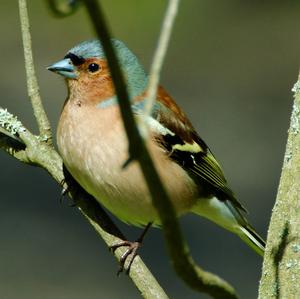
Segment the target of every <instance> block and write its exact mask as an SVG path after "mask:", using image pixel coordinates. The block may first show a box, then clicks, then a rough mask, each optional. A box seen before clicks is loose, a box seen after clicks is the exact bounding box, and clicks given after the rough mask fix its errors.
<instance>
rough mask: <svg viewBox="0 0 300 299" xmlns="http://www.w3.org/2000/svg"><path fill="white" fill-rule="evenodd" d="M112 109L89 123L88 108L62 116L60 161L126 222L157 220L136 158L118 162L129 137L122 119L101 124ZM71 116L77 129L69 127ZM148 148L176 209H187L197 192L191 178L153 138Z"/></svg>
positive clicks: (59, 132) (179, 211)
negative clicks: (133, 160) (124, 165)
mask: <svg viewBox="0 0 300 299" xmlns="http://www.w3.org/2000/svg"><path fill="white" fill-rule="evenodd" d="M83 109H84V108H83V107H82V108H79V109H78V110H83ZM100 112H101V111H100ZM97 113H98V112H97ZM111 114H112V115H109V113H106V114H105V116H103V115H100V116H99V119H101V121H99V123H98V122H96V123H94V124H93V125H94V126H93V129H91V124H92V119H91V118H90V119H87V118H86V117H84V116H85V115H90V114H86V113H84V114H83V113H82V115H81V111H78V114H77V115H75V116H72V117H71V116H68V118H65V119H66V120H65V121H63V122H62V121H60V123H59V127H58V134H57V142H58V147H59V151H60V153H61V155H62V157H63V160H64V164H65V165H66V167H67V169H68V170H69V172H70V173H71V174H72V176H73V177H74V178H75V179H76V180H77V181H78V182H79V183H80V185H81V186H82V187H83V188H84V189H85V190H86V191H87V192H89V193H90V194H92V195H93V196H94V197H95V198H96V199H97V200H98V201H99V202H100V203H101V204H103V205H104V206H105V207H106V208H107V209H108V210H110V211H111V212H112V213H113V214H115V215H116V216H117V217H118V218H120V219H121V220H123V221H124V222H127V223H131V224H134V225H145V224H147V223H148V222H154V224H156V225H159V223H160V221H159V218H158V215H157V213H156V210H155V208H154V206H153V204H152V200H151V197H150V195H149V192H148V189H147V186H146V184H145V182H144V178H143V174H142V172H141V170H140V167H139V165H138V163H137V162H132V163H130V165H129V166H128V167H126V168H125V169H123V168H122V165H123V164H124V162H125V161H126V160H127V159H128V143H127V138H126V136H125V134H124V132H123V124H122V123H121V122H120V121H116V122H110V123H111V125H110V126H106V125H105V122H106V121H108V120H109V119H108V118H109V117H113V116H114V112H113V111H112V113H111ZM106 118H107V119H106ZM75 122H76V130H73V129H72V128H74V123H75ZM150 149H151V153H152V155H153V156H155V164H156V167H157V169H158V171H159V173H160V176H161V178H162V180H163V183H164V185H165V187H166V189H167V191H168V193H169V196H170V198H171V200H172V203H173V205H174V207H175V209H176V211H177V213H178V215H181V214H183V213H186V212H187V211H189V210H191V208H192V206H194V204H195V202H196V201H197V195H198V191H197V187H196V186H195V184H194V182H193V180H192V179H191V178H190V177H189V176H188V175H187V174H186V173H185V172H184V170H183V169H182V168H181V167H180V166H179V165H177V164H176V163H175V162H172V161H170V160H169V158H168V157H167V156H166V155H165V154H164V153H163V151H162V149H160V148H159V147H158V146H156V145H155V144H154V143H152V144H151V145H150Z"/></svg>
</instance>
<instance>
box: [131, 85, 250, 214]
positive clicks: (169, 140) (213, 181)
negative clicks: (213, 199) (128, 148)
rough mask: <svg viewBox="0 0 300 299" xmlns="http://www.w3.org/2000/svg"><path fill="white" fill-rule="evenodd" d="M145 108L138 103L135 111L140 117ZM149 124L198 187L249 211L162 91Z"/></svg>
mask: <svg viewBox="0 0 300 299" xmlns="http://www.w3.org/2000/svg"><path fill="white" fill-rule="evenodd" d="M142 106H143V102H142V101H139V102H136V104H134V105H133V111H134V112H135V113H139V111H141V108H142ZM147 122H148V124H149V126H150V127H151V130H152V131H153V133H154V134H153V135H154V136H155V140H156V141H157V142H158V143H159V144H160V146H161V147H162V148H163V149H164V150H165V152H166V154H168V156H169V157H170V159H172V160H173V161H175V162H176V163H177V164H179V165H180V166H181V167H182V168H184V169H185V170H186V171H187V172H188V173H189V175H190V176H191V177H192V178H193V179H194V181H195V182H196V183H197V184H199V186H201V187H203V186H205V187H206V188H205V189H206V191H207V192H208V193H210V194H211V195H214V196H217V197H218V198H219V199H220V200H229V201H231V202H232V204H233V205H234V206H235V207H236V208H238V209H240V210H243V211H246V210H245V208H244V207H243V206H242V205H241V203H240V202H239V201H238V200H237V199H236V198H235V196H234V194H233V192H232V191H231V189H230V188H229V186H228V184H227V181H226V179H225V177H224V174H223V171H222V169H221V167H220V165H219V163H218V162H217V160H216V159H215V157H214V156H213V154H212V152H211V151H210V149H209V148H208V146H207V145H206V144H205V142H204V141H203V140H202V139H201V138H200V137H199V135H198V134H197V133H196V131H195V129H194V128H193V126H192V124H191V123H190V121H189V120H188V119H187V117H186V116H185V114H184V112H183V111H182V110H181V109H180V108H179V107H178V106H177V104H176V103H175V102H174V101H173V100H172V98H171V97H170V96H169V95H168V94H167V93H166V91H165V90H164V89H163V88H162V87H160V88H159V90H158V95H157V101H156V104H155V106H154V109H153V113H152V116H151V117H149V119H148V120H147Z"/></svg>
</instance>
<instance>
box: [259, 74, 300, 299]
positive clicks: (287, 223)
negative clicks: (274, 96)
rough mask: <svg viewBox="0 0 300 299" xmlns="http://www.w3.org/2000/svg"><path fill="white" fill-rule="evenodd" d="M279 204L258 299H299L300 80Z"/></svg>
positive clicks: (273, 215)
mask: <svg viewBox="0 0 300 299" xmlns="http://www.w3.org/2000/svg"><path fill="white" fill-rule="evenodd" d="M293 92H294V94H295V99H294V105H293V110H292V115H291V122H290V128H289V133H288V141H287V146H286V152H285V156H284V162H283V167H282V172H281V178H280V183H279V188H278V193H277V198H276V202H275V205H274V208H273V213H272V217H271V223H270V227H269V231H268V238H267V247H266V251H265V258H264V264H263V272H262V278H261V282H260V289H259V298H261V299H265V298H268V299H270V298H300V284H299V281H300V229H299V228H300V197H299V196H300V77H299V78H298V81H297V83H296V84H295V86H294V88H293Z"/></svg>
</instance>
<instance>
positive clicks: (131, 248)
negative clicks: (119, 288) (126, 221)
mask: <svg viewBox="0 0 300 299" xmlns="http://www.w3.org/2000/svg"><path fill="white" fill-rule="evenodd" d="M151 225H152V222H149V223H148V224H147V225H146V226H145V228H144V230H143V232H142V234H141V235H140V237H139V238H138V239H137V240H136V241H134V242H130V241H127V240H125V241H121V242H119V243H117V244H114V245H112V246H110V247H109V249H110V250H111V251H112V252H115V251H116V249H118V248H120V247H124V246H125V247H127V250H126V251H125V252H124V253H123V254H122V256H121V257H120V268H119V270H118V272H117V275H119V274H120V273H122V272H123V271H124V268H125V262H126V260H127V258H129V262H128V266H127V268H126V274H129V272H130V268H131V265H132V263H133V261H134V259H135V257H136V256H137V252H138V250H139V248H141V247H142V243H143V240H144V237H145V235H146V233H147V231H148V230H149V228H150V227H151Z"/></svg>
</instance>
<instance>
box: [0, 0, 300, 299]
mask: <svg viewBox="0 0 300 299" xmlns="http://www.w3.org/2000/svg"><path fill="white" fill-rule="evenodd" d="M28 2H29V14H30V21H31V29H32V37H33V45H34V55H35V64H36V68H37V74H38V78H39V83H40V88H41V94H42V96H43V100H44V104H45V107H46V110H47V112H48V114H49V117H50V119H51V123H52V127H53V130H54V131H55V129H56V124H57V121H58V117H59V113H60V110H61V107H62V103H63V101H64V99H65V97H66V87H65V84H64V82H63V80H62V79H61V78H59V77H58V76H56V75H54V74H52V73H50V72H48V71H47V70H46V66H47V65H49V64H51V63H53V62H55V61H57V60H58V59H60V58H62V57H63V56H64V54H65V53H66V51H67V50H68V49H69V48H71V47H72V46H73V45H75V44H76V43H78V42H80V41H82V40H86V39H90V38H92V37H93V32H92V30H91V28H90V25H89V21H88V19H87V17H86V15H85V13H84V11H83V10H81V11H80V12H78V13H77V14H76V15H74V16H72V17H68V18H66V19H55V18H54V17H53V16H52V15H51V14H50V13H49V11H48V8H47V6H46V4H45V2H44V1H40V0H31V1H28ZM101 2H102V4H103V6H104V9H105V12H106V16H107V19H108V20H109V23H110V26H111V28H112V30H113V33H114V36H115V37H117V38H119V39H122V40H123V41H125V42H126V43H127V44H128V46H129V47H130V48H131V49H132V50H133V51H134V52H135V53H136V54H137V55H138V56H139V58H140V59H141V61H142V62H143V63H144V64H145V66H146V68H147V69H149V65H150V62H151V58H152V54H153V50H154V48H155V45H156V40H157V36H158V33H159V28H160V24H161V19H162V16H163V13H164V9H165V7H166V1H161V0H152V1H141V0H127V1H123V0H114V1H110V0H103V1H101ZM0 15H1V18H0V24H1V26H0V32H1V36H2V38H1V42H0V48H1V57H0V59H1V81H0V90H1V95H2V96H1V100H0V106H2V107H5V108H8V110H9V111H10V112H12V113H14V114H16V115H18V116H19V118H20V119H21V120H22V121H23V123H24V124H25V125H26V126H28V127H29V128H30V129H32V130H36V127H35V123H34V120H33V116H32V111H31V107H30V104H29V101H28V99H27V95H26V84H25V71H24V63H23V53H22V44H21V35H20V29H19V20H18V6H17V1H2V3H1V10H0ZM299 27H300V3H299V1H292V0H290V1H238V0H228V1H220V0H219V1H217V0H202V1H200V0H185V1H182V3H181V6H180V11H179V15H178V18H177V21H176V25H175V28H174V33H173V35H172V40H171V43H170V48H169V52H168V56H167V59H166V62H165V65H164V69H163V74H162V84H163V85H164V86H165V87H166V89H167V90H168V91H169V92H170V93H171V94H172V95H173V96H174V98H175V99H176V100H177V102H178V103H179V104H180V105H181V106H182V107H183V108H184V110H185V111H186V113H187V114H188V116H189V117H190V118H191V120H192V122H193V124H194V125H195V127H196V129H197V130H198V132H199V133H200V135H201V136H202V137H203V138H204V139H205V140H206V142H207V143H208V144H209V145H210V147H211V149H212V150H213V152H214V153H215V155H216V156H217V157H218V159H219V161H220V162H221V163H222V165H223V168H224V170H225V173H226V175H227V178H228V180H229V182H230V184H231V186H232V188H233V189H234V190H235V192H236V194H237V195H238V197H239V198H240V200H241V201H242V202H243V203H244V205H245V206H246V207H247V208H248V210H249V212H250V214H249V219H250V221H251V222H252V224H253V225H254V226H255V227H256V228H257V230H258V231H259V232H260V233H261V234H262V235H263V236H264V237H265V236H266V232H267V227H268V222H269V219H270V214H271V209H272V206H273V203H274V199H275V196H276V189H277V185H278V180H279V176H280V170H281V165H282V160H283V154H284V148H285V142H286V138H287V129H288V124H289V118H290V111H291V106H292V100H293V97H292V93H291V88H292V86H293V84H294V82H295V81H296V79H297V76H298V70H299V56H300V34H299ZM0 165H1V174H0V175H1V180H0V198H1V211H0V213H1V215H0V236H1V244H0V298H3V299H19V298H22V299H35V298H36V299H38V298H44V299H50V298H51V299H52V298H56V299H69V298H72V299H82V298H85V299H96V298H139V294H138V292H137V291H136V289H135V288H134V287H133V285H132V283H131V281H130V280H129V279H128V277H126V276H125V275H121V277H119V278H117V277H116V271H117V268H118V265H117V263H116V261H115V259H114V258H113V256H112V255H111V254H110V253H109V252H108V249H107V247H106V246H105V245H104V243H103V242H102V240H101V239H99V238H98V236H97V235H96V233H95V232H94V231H93V229H92V228H91V226H90V225H89V224H88V223H87V222H86V220H85V219H83V217H82V216H81V215H80V214H79V212H78V211H77V210H76V209H74V208H69V207H68V204H67V203H66V202H65V203H64V204H60V202H59V197H60V187H59V186H58V185H57V184H56V183H55V182H54V181H53V180H52V179H51V178H50V177H49V176H48V175H47V174H46V173H45V172H44V171H42V170H41V169H37V168H34V167H29V166H24V165H22V164H20V163H19V162H17V161H16V160H14V159H12V158H11V157H9V156H8V155H6V154H5V153H4V152H1V151H0ZM117 223H118V225H119V226H120V227H121V229H122V230H123V231H124V232H125V233H126V235H127V236H128V237H129V238H131V239H134V238H136V236H137V235H138V234H139V233H140V230H139V229H136V228H133V227H129V226H126V225H124V224H121V223H120V222H118V221H117ZM181 223H182V228H183V230H184V233H185V236H186V238H187V239H188V242H189V244H190V248H191V251H192V254H193V256H194V258H195V260H196V261H197V262H199V263H200V265H201V266H203V267H204V268H205V269H207V270H210V271H213V272H215V273H217V274H219V275H220V276H221V277H223V278H224V279H226V280H228V281H229V282H231V283H232V284H233V285H234V286H235V287H236V289H237V291H238V293H239V294H240V295H241V298H249V299H250V298H255V297H256V296H257V289H258V281H259V278H260V271H261V262H262V260H261V258H260V257H259V256H257V255H256V254H255V253H253V252H252V251H251V249H249V248H248V247H247V246H246V245H244V244H243V243H242V242H241V241H240V240H239V239H238V238H237V237H236V236H234V235H232V234H230V233H228V232H226V231H224V230H222V229H220V228H218V227H216V226H215V225H214V224H212V223H209V222H207V221H206V220H204V219H201V218H199V217H196V216H192V215H189V216H186V217H183V218H182V219H181ZM141 255H142V257H143V259H144V261H145V262H146V264H147V265H148V266H149V267H150V269H151V270H152V271H153V273H154V275H155V276H156V277H157V278H158V280H159V281H160V282H161V284H162V286H163V287H164V288H165V289H166V291H167V293H168V294H169V295H170V298H177V299H179V298H199V297H200V298H207V297H206V296H205V295H200V296H199V294H197V293H195V292H193V291H192V290H190V289H188V288H187V287H186V286H185V285H184V284H183V283H182V282H181V281H180V280H179V279H178V278H177V277H176V275H175V274H174V272H173V269H172V267H171V265H170V261H169V257H168V256H167V254H166V250H165V245H164V240H163V238H162V233H161V232H160V231H159V230H157V229H152V230H151V232H150V233H149V234H148V236H147V238H146V241H145V244H144V247H143V249H142V251H141Z"/></svg>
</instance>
